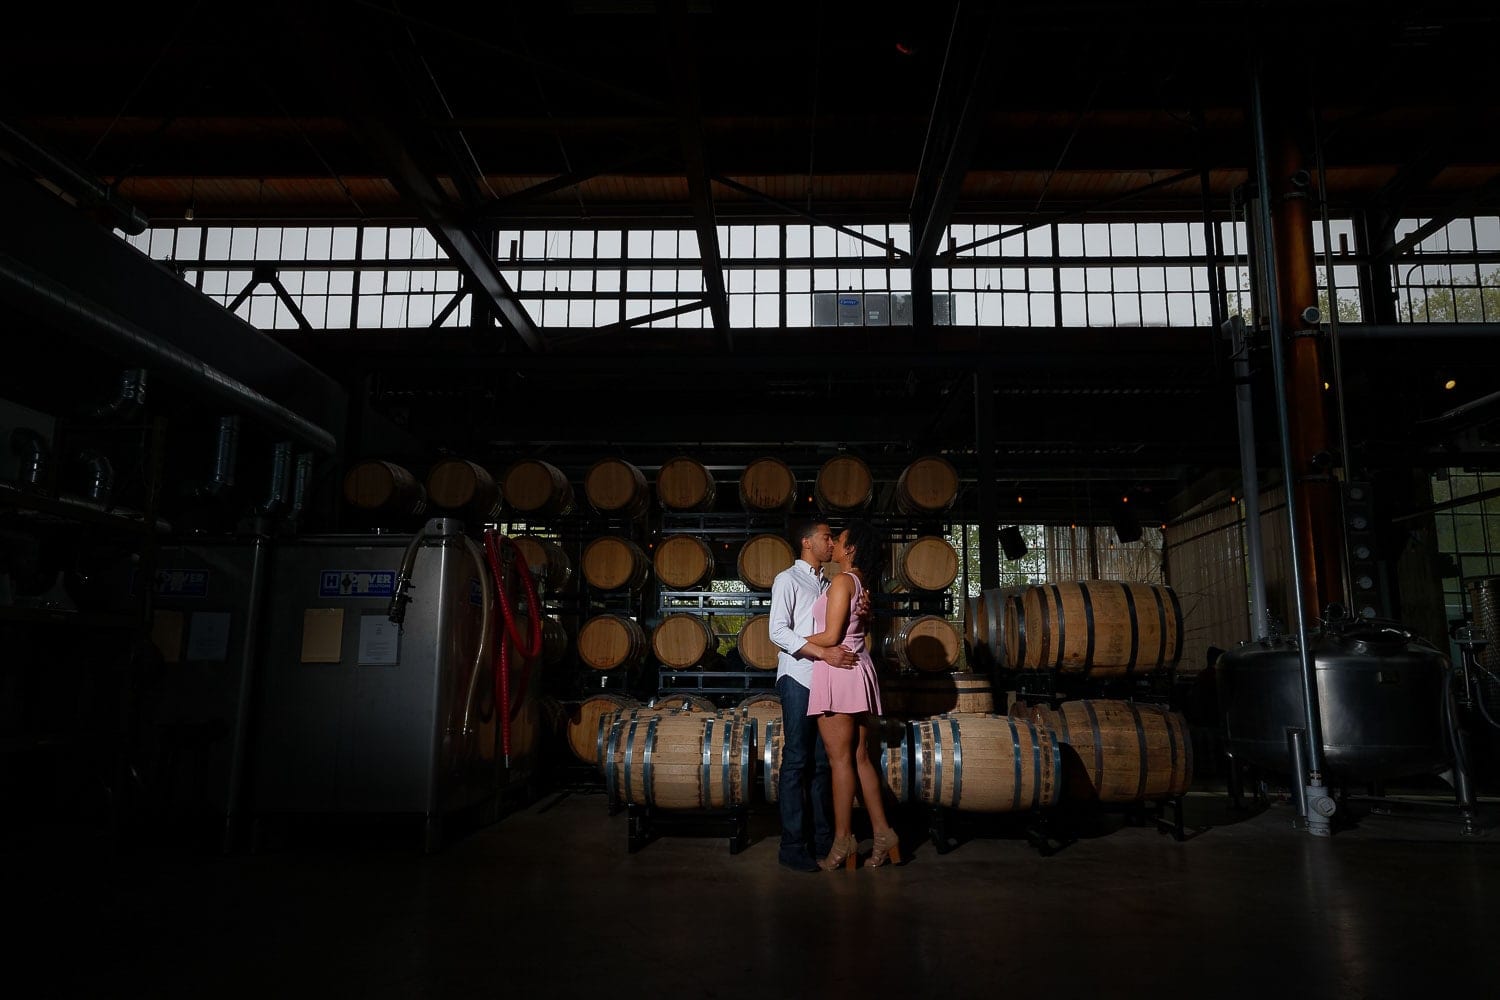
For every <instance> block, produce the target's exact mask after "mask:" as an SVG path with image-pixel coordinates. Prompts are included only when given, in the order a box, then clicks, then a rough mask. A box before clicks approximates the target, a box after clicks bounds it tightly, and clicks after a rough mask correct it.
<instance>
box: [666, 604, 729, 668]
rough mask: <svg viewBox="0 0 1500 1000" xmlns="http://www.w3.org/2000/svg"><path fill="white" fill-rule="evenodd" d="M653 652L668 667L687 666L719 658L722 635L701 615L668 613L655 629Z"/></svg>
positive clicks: (711, 661)
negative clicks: (716, 633) (719, 636)
mask: <svg viewBox="0 0 1500 1000" xmlns="http://www.w3.org/2000/svg"><path fill="white" fill-rule="evenodd" d="M651 652H653V653H655V654H656V658H657V660H659V661H660V662H661V665H662V666H663V667H665V668H666V669H668V670H686V669H687V668H689V667H695V666H698V665H699V664H702V663H704V661H709V662H710V663H713V662H715V661H717V660H718V658H719V638H718V636H716V635H714V630H713V626H712V624H710V622H709V620H708V619H707V618H705V617H703V616H701V615H694V614H687V613H683V614H676V615H667V616H666V617H665V618H663V619H662V620H661V624H660V625H658V626H656V628H655V629H654V630H653V631H652V633H651Z"/></svg>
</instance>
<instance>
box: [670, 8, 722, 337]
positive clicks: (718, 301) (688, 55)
mask: <svg viewBox="0 0 1500 1000" xmlns="http://www.w3.org/2000/svg"><path fill="white" fill-rule="evenodd" d="M659 9H660V10H661V13H662V17H663V19H664V20H665V27H666V29H667V33H668V35H669V36H670V37H671V40H672V42H673V43H674V44H673V46H672V50H671V51H670V53H669V55H668V58H670V59H671V60H672V67H673V70H674V71H675V73H676V76H677V120H678V130H679V132H680V134H681V136H682V157H683V162H684V167H685V172H686V175H687V185H688V199H689V200H690V201H691V202H692V208H693V226H694V228H696V229H697V230H698V252H699V254H700V255H701V256H702V258H703V283H704V286H705V291H706V295H705V296H704V297H705V298H706V299H707V300H708V309H709V313H710V314H711V315H712V316H713V320H714V330H715V331H717V332H718V333H719V335H720V336H722V337H723V338H724V347H725V349H726V350H730V351H733V350H734V334H733V333H732V332H731V330H730V329H729V296H728V293H727V292H726V291H725V288H724V265H723V263H722V262H721V261H720V259H719V230H718V225H717V223H716V222H715V220H714V203H713V190H712V186H711V184H710V183H709V174H708V158H707V156H706V155H705V152H704V148H703V114H702V108H701V106H700V103H699V99H698V89H699V81H698V70H697V64H696V62H695V60H696V59H697V58H698V49H697V46H695V45H694V44H693V36H692V31H691V30H690V29H689V26H688V20H687V5H686V3H685V2H684V0H663V2H662V3H661V4H660V7H659Z"/></svg>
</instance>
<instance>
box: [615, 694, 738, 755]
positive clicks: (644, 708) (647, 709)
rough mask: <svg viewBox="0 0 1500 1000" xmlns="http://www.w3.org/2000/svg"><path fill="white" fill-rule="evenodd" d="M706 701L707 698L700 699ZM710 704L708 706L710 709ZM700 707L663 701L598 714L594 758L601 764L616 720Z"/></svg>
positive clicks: (673, 712) (645, 717) (700, 710)
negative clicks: (659, 703) (658, 703)
mask: <svg viewBox="0 0 1500 1000" xmlns="http://www.w3.org/2000/svg"><path fill="white" fill-rule="evenodd" d="M701 700H703V701H707V699H706V698H705V699H701ZM711 710H712V706H710V711H711ZM702 711H703V710H702V709H699V708H695V707H693V706H692V705H673V704H668V703H666V702H663V703H662V704H661V705H657V704H656V703H654V702H653V703H652V704H650V705H635V706H632V707H629V708H622V709H620V710H619V711H617V712H605V713H603V714H602V715H600V716H599V726H598V731H597V734H596V735H595V737H594V746H595V755H594V759H595V760H597V761H599V762H600V766H601V767H602V766H603V761H604V752H605V749H606V748H607V747H608V746H609V731H610V730H611V729H612V728H614V724H615V723H616V722H621V721H626V722H628V721H631V720H633V719H650V718H654V717H656V716H658V715H683V714H687V713H690V712H700V713H701V712H702Z"/></svg>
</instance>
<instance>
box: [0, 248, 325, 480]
mask: <svg viewBox="0 0 1500 1000" xmlns="http://www.w3.org/2000/svg"><path fill="white" fill-rule="evenodd" d="M0 293H6V294H9V295H11V296H16V293H20V295H19V296H17V297H20V298H23V299H24V300H25V301H26V302H27V303H29V304H31V305H34V306H39V307H40V308H39V309H37V310H36V312H37V313H39V314H40V316H41V318H42V319H45V320H48V321H51V322H54V323H56V324H57V325H59V326H65V327H67V328H68V329H71V330H73V331H74V332H75V333H77V334H79V335H81V336H82V337H83V339H84V340H85V341H86V342H87V343H88V344H89V346H91V347H95V348H98V349H100V350H103V351H105V352H109V353H117V354H119V355H122V356H124V357H126V358H127V359H128V360H130V361H134V362H137V363H140V364H142V365H145V366H148V367H152V368H158V369H161V370H162V373H163V374H165V375H167V376H169V377H171V376H175V377H177V378H179V379H181V380H182V381H183V382H185V383H186V384H187V385H189V386H190V387H191V388H193V389H198V390H202V391H204V392H205V393H206V394H207V395H209V396H211V397H213V398H214V399H216V400H218V401H219V402H222V403H226V404H228V405H230V406H233V407H235V408H236V409H238V410H240V411H242V412H244V413H245V414H247V415H249V416H251V417H254V418H255V419H257V420H260V421H263V422H264V423H266V424H267V425H268V426H270V427H272V428H273V429H275V430H279V431H283V432H285V433H287V434H290V435H291V436H292V437H294V438H295V439H296V440H298V441H301V442H302V443H303V444H306V445H308V446H309V447H311V448H313V449H314V450H316V451H319V452H322V453H323V454H325V455H332V454H333V453H334V452H335V451H336V450H337V443H336V442H335V440H334V437H333V435H332V434H330V433H329V432H328V431H326V430H324V429H323V428H321V427H319V426H317V425H316V424H314V423H312V422H311V421H309V420H307V419H306V418H305V417H302V416H299V415H298V414H296V413H293V412H292V411H291V410H289V409H287V408H286V407H284V406H282V405H281V404H280V403H277V402H275V401H274V400H272V399H270V398H269V397H267V396H264V395H262V394H261V393H259V392H256V391H255V390H254V389H252V388H250V387H249V386H248V385H245V384H244V383H243V382H241V381H239V380H238V379H236V378H233V377H231V376H229V375H227V374H225V373H224V372H222V371H219V370H218V369H217V368H214V367H213V366H211V365H209V364H207V363H205V362H204V361H202V360H200V359H199V358H196V357H194V356H193V355H191V354H188V353H187V352H185V351H181V350H179V349H177V348H176V347H173V346H172V345H170V344H167V343H165V342H163V341H162V340H160V339H159V338H157V337H154V336H152V335H151V334H150V333H149V332H147V331H146V330H143V329H142V328H141V327H139V326H137V325H135V324H134V323H132V322H130V321H129V320H127V319H124V318H123V317H120V316H118V315H116V314H114V313H113V312H111V311H109V310H107V309H105V308H104V307H102V306H100V305H99V304H97V303H95V302H93V301H91V300H89V299H86V298H83V297H82V296H80V295H79V294H78V293H77V292H75V291H73V290H72V289H71V288H68V287H66V286H65V285H62V284H59V283H58V282H56V281H54V280H53V279H52V278H50V277H48V276H47V275H45V274H43V273H41V272H40V271H37V270H36V269H34V268H32V267H28V266H27V265H25V264H23V263H21V262H20V261H18V260H16V259H15V258H14V257H11V256H8V255H6V254H0Z"/></svg>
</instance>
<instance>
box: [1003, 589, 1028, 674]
mask: <svg viewBox="0 0 1500 1000" xmlns="http://www.w3.org/2000/svg"><path fill="white" fill-rule="evenodd" d="M1010 599H1011V600H1013V601H1015V602H1016V662H1015V663H1010V664H1007V666H1009V667H1011V668H1012V669H1014V668H1017V667H1020V666H1021V665H1022V664H1024V663H1025V662H1026V619H1025V617H1024V616H1023V613H1022V608H1021V597H1020V595H1019V594H1018V595H1016V596H1014V597H1012V598H1010Z"/></svg>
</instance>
